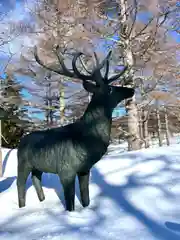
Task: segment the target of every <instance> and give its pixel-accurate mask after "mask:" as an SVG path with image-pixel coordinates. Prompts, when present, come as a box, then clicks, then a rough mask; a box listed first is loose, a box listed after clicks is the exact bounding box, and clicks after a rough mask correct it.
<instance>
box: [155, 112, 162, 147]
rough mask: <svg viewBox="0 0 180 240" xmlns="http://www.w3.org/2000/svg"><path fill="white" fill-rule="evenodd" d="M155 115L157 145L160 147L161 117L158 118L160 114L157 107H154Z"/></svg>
mask: <svg viewBox="0 0 180 240" xmlns="http://www.w3.org/2000/svg"><path fill="white" fill-rule="evenodd" d="M156 117H157V134H158V141H159V146H160V147H161V146H162V145H163V143H162V134H161V129H162V127H161V119H160V114H159V109H158V108H157V109H156Z"/></svg>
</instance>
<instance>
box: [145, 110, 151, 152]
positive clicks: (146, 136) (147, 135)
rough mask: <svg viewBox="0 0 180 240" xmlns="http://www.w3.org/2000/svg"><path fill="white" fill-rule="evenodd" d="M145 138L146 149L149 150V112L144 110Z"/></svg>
mask: <svg viewBox="0 0 180 240" xmlns="http://www.w3.org/2000/svg"><path fill="white" fill-rule="evenodd" d="M143 119H144V121H143V137H144V143H145V148H149V146H150V145H149V133H148V112H145V111H144V109H143Z"/></svg>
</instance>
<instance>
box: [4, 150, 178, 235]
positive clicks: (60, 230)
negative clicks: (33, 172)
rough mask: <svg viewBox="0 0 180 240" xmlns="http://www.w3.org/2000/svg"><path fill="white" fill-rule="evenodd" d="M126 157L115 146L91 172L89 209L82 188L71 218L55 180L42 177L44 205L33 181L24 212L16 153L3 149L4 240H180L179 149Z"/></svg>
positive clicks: (53, 176)
mask: <svg viewBox="0 0 180 240" xmlns="http://www.w3.org/2000/svg"><path fill="white" fill-rule="evenodd" d="M121 151H122V147H121V146H119V145H116V146H111V147H110V149H109V152H108V155H106V156H105V157H104V158H103V159H102V160H101V161H100V162H98V163H97V164H96V166H95V167H94V168H93V169H92V173H91V179H90V198H91V204H90V206H89V207H88V208H86V209H83V208H82V207H81V205H80V202H79V191H78V187H77V195H76V211H75V212H72V213H69V212H66V211H64V198H63V192H62V188H61V185H60V183H59V179H58V177H57V176H56V175H52V174H44V175H43V181H42V183H43V188H44V191H45V196H46V199H45V201H44V202H41V203H40V202H39V201H38V198H37V195H36V192H35V190H34V188H33V187H32V185H31V179H30V177H29V178H28V181H27V188H28V189H27V194H26V196H27V199H26V207H25V208H21V209H19V208H18V204H17V191H16V176H17V170H16V168H17V157H16V150H12V151H9V150H8V149H4V151H3V157H4V161H3V169H4V175H3V178H1V179H0V206H1V207H0V240H9V239H11V240H15V239H17V240H19V239H23V240H26V239H28V240H30V239H31V240H36V239H38V240H39V239H43V240H45V239H52V240H56V239H58V240H59V239H62V240H72V239H73V240H79V239H86V240H91V239H93V240H97V239H98V240H101V239H102V240H116V239H117V240H131V239H132V240H134V239H137V240H144V239H147V240H148V239H149V240H154V239H158V240H159V239H162V240H164V239H165V240H169V239H170V240H179V239H180V145H174V146H171V147H162V148H156V149H155V148H153V149H148V150H141V151H136V152H131V153H120V152H121ZM77 185H78V184H77Z"/></svg>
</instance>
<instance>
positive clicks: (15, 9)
mask: <svg viewBox="0 0 180 240" xmlns="http://www.w3.org/2000/svg"><path fill="white" fill-rule="evenodd" d="M23 2H24V1H23V0H1V3H0V12H2V11H3V12H9V13H10V15H9V16H8V17H10V18H11V19H12V20H13V21H19V20H24V19H27V13H26V11H25V9H24V6H23ZM177 4H179V1H177ZM138 18H139V19H141V20H142V21H146V20H147V14H144V13H141V14H139V15H138ZM171 36H172V37H173V38H175V39H176V41H177V42H180V35H177V34H176V33H175V32H173V31H171ZM114 38H115V39H116V40H118V39H117V36H114ZM23 41H24V40H23ZM110 42H112V41H111V40H106V43H108V44H109V43H110ZM20 43H21V41H17V43H16V44H14V43H13V44H12V46H11V48H12V50H13V49H14V50H15V51H17V49H18V48H20ZM18 44H19V46H18ZM104 46H105V45H104ZM19 80H20V81H24V79H23V77H21V78H20V79H19ZM26 81H27V80H26ZM23 94H24V96H25V97H26V98H30V97H31V95H30V93H29V92H28V91H27V90H23ZM118 112H119V113H121V111H119V110H118ZM122 113H123V114H124V111H123V112H122ZM116 115H117V112H115V113H114V116H116Z"/></svg>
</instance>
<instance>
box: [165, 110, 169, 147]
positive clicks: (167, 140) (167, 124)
mask: <svg viewBox="0 0 180 240" xmlns="http://www.w3.org/2000/svg"><path fill="white" fill-rule="evenodd" d="M164 118H165V134H166V144H167V145H168V146H169V145H170V140H169V137H170V133H169V121H168V115H167V109H166V108H165V115H164Z"/></svg>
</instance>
